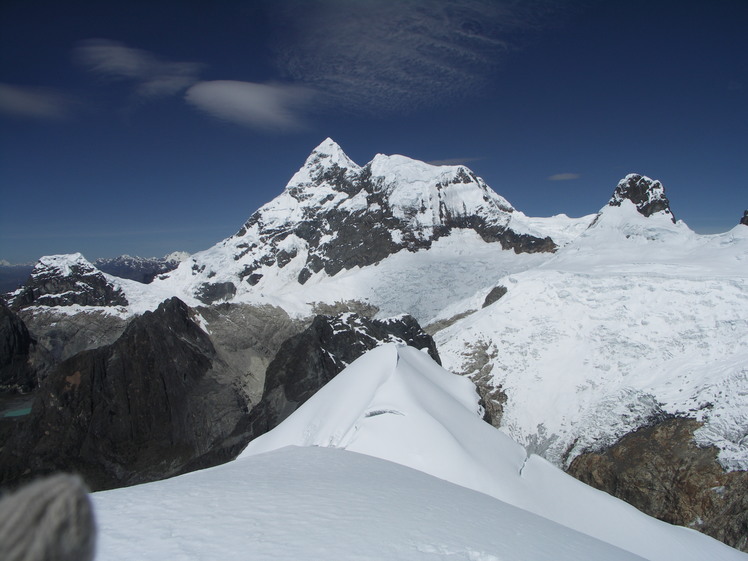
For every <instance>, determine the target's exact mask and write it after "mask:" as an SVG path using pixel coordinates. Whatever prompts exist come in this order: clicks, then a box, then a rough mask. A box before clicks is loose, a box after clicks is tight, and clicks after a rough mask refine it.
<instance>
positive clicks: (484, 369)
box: [436, 200, 748, 469]
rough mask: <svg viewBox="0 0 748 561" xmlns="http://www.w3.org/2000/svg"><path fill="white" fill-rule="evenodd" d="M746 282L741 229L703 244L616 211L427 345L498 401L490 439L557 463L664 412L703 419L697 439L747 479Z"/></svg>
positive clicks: (661, 216)
mask: <svg viewBox="0 0 748 561" xmlns="http://www.w3.org/2000/svg"><path fill="white" fill-rule="evenodd" d="M746 272H748V228H746V227H745V226H736V227H735V228H734V229H733V230H731V231H730V232H727V233H725V234H719V235H713V236H702V235H697V234H695V233H694V232H692V231H691V230H689V229H688V227H687V226H686V225H685V224H683V223H682V222H677V223H673V221H672V218H671V215H670V213H669V212H665V211H657V212H655V213H653V214H651V215H650V216H649V217H646V216H644V215H643V214H642V213H641V211H640V210H639V209H638V208H637V206H636V205H635V204H634V203H633V202H632V201H629V200H622V201H617V205H609V206H606V207H605V208H603V209H602V211H601V212H600V214H599V215H598V217H597V219H596V220H595V221H594V223H593V224H592V226H590V227H589V228H588V229H587V230H586V231H585V232H584V233H583V234H581V235H580V236H579V237H578V238H577V239H576V240H574V241H573V242H571V243H569V244H568V245H566V246H565V247H563V248H561V249H560V250H559V251H558V252H557V253H556V254H555V255H554V256H553V257H552V258H551V259H549V260H547V261H546V262H545V263H543V264H542V265H540V266H539V267H537V268H535V269H533V270H528V271H525V272H522V273H517V274H511V275H508V276H506V277H504V278H502V279H497V284H500V285H503V286H505V287H506V288H507V289H508V291H507V294H506V295H505V296H504V297H503V298H501V299H500V300H499V301H498V302H496V303H494V304H493V305H491V306H489V307H487V308H485V309H483V310H480V311H479V312H476V313H474V314H472V315H471V316H470V317H467V318H465V319H463V320H461V321H459V322H457V323H454V324H453V325H452V326H450V327H448V328H447V329H445V330H443V331H441V332H439V333H438V334H437V335H436V340H437V343H438V345H439V351H440V353H441V356H442V359H443V362H444V364H445V367H447V368H448V369H450V370H452V371H454V372H460V373H463V374H468V375H472V376H477V375H479V373H480V375H482V376H484V377H485V376H488V377H489V379H490V380H492V384H493V386H494V387H496V388H499V389H500V390H501V392H503V393H504V394H505V395H506V398H507V399H506V402H505V403H503V405H502V407H503V417H502V419H501V427H502V429H503V430H505V431H506V432H507V434H509V435H511V436H512V437H513V438H515V439H516V440H518V441H519V442H521V443H522V444H524V445H526V446H528V447H529V448H530V449H531V450H532V451H535V452H538V453H540V454H542V455H544V456H545V457H546V458H548V459H550V460H551V461H553V462H554V463H556V464H557V465H568V463H569V462H570V461H571V460H572V459H573V458H574V456H575V455H577V454H579V453H580V452H582V451H585V450H589V449H599V448H602V447H604V446H607V445H610V444H612V443H613V442H614V441H615V440H616V439H617V438H619V437H620V436H622V435H624V434H626V433H628V432H630V431H632V430H634V429H636V428H638V427H640V426H642V425H643V424H645V423H647V422H649V421H651V420H652V419H655V418H658V417H662V415H663V414H673V415H686V416H690V417H693V418H696V419H698V420H700V421H703V422H704V423H705V424H704V426H703V427H702V428H701V429H699V430H698V431H697V433H696V437H697V441H698V442H700V443H702V444H715V445H716V446H718V447H719V449H720V461H721V462H722V464H723V465H724V466H725V467H727V468H730V469H746V468H747V467H748V439H746V433H745V431H746V427H747V426H748V391H747V386H746V384H747V379H748V378H747V377H748V367H747V366H746V365H748V275H746ZM454 312H455V310H451V313H454ZM478 356H480V357H483V359H482V360H478V361H476V357H478Z"/></svg>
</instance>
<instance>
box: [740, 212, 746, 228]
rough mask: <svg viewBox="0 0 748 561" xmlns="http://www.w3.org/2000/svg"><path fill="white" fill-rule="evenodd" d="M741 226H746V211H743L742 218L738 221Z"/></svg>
mask: <svg viewBox="0 0 748 561" xmlns="http://www.w3.org/2000/svg"><path fill="white" fill-rule="evenodd" d="M740 223H741V224H742V225H743V226H748V210H745V211H743V218H741V219H740Z"/></svg>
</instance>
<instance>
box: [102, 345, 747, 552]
mask: <svg viewBox="0 0 748 561" xmlns="http://www.w3.org/2000/svg"><path fill="white" fill-rule="evenodd" d="M479 413H480V411H479V407H478V403H477V395H476V393H475V389H474V387H473V386H472V384H471V383H470V382H469V381H468V380H466V379H465V378H462V377H459V376H455V375H452V374H449V373H448V372H446V371H444V370H442V369H441V368H440V367H439V366H438V365H437V364H436V363H434V362H433V361H432V360H431V359H430V358H429V357H428V355H427V354H426V353H424V352H422V351H419V350H416V349H413V348H409V347H398V346H396V345H394V344H387V345H384V346H382V347H379V348H377V349H375V350H373V351H370V352H369V353H367V354H366V355H364V356H363V357H361V358H360V359H359V360H357V361H356V362H354V363H353V364H351V366H349V367H348V368H347V369H346V370H345V371H344V372H342V373H341V374H339V375H338V376H337V377H336V378H335V379H333V380H332V381H331V382H330V383H329V384H328V385H326V386H325V387H324V388H323V389H322V390H321V391H320V392H318V393H317V394H316V395H315V396H314V397H312V398H311V399H310V400H309V401H308V402H307V403H306V404H304V405H303V406H302V407H301V408H300V409H299V410H298V411H297V412H296V413H294V414H293V415H291V416H290V417H289V418H288V419H286V421H284V423H282V424H281V425H280V426H279V427H277V428H276V429H275V430H274V431H272V432H270V433H268V434H267V435H265V436H264V437H261V438H260V439H258V440H255V441H254V442H253V443H252V444H250V447H249V448H248V449H247V450H246V451H245V453H244V454H242V456H240V457H239V458H238V459H237V460H235V461H234V462H231V463H229V464H226V465H223V466H219V467H217V468H211V469H208V470H204V471H201V472H195V473H191V474H188V475H184V476H181V477H177V478H174V479H171V480H166V481H160V482H156V483H150V484H146V485H141V486H137V487H130V488H125V489H119V490H115V491H107V492H101V493H97V494H95V495H94V504H95V507H96V512H97V517H98V521H99V528H100V532H101V538H100V552H99V559H101V560H102V561H108V560H114V559H134V558H137V559H167V558H168V559H182V558H183V559H204V558H211V559H214V558H218V559H226V560H231V559H246V558H248V557H249V558H252V559H258V560H264V559H310V560H314V559H325V560H328V559H352V558H356V559H445V558H446V559H470V560H480V561H494V560H496V559H516V560H520V561H521V560H530V559H532V560H535V559H538V560H540V559H548V560H551V559H553V560H562V561H563V560H574V561H576V560H578V559H596V560H598V559H599V560H612V559H639V558H640V557H637V556H636V555H635V553H636V554H638V555H640V556H642V557H643V558H646V559H653V560H654V559H662V560H665V559H668V560H669V559H679V560H688V559H694V560H695V559H699V560H701V559H713V560H720V559H736V560H737V559H745V558H746V557H745V555H744V554H741V553H740V552H738V551H736V550H733V549H731V548H728V547H727V546H725V545H723V544H721V543H719V542H717V541H715V540H713V539H711V538H708V537H706V536H703V535H701V534H698V533H697V532H694V531H690V530H687V529H684V528H678V527H674V526H670V525H668V524H664V523H662V522H658V521H656V520H654V519H652V518H649V517H647V516H645V515H643V514H641V513H640V512H638V511H636V510H635V509H633V508H632V507H630V506H628V505H626V504H624V503H622V502H620V501H618V500H616V499H613V498H611V497H610V496H608V495H606V494H604V493H601V492H598V491H595V490H593V489H591V488H589V487H586V486H585V485H583V484H582V483H579V482H578V481H576V480H574V479H572V478H571V477H569V476H567V475H565V474H563V473H562V472H561V471H559V470H558V469H556V468H554V467H553V466H551V465H550V464H548V463H547V462H545V461H544V460H542V459H541V458H538V457H537V456H529V457H528V456H527V455H526V454H525V452H524V450H523V449H522V447H521V446H519V445H517V444H516V443H514V442H512V441H511V440H510V439H509V438H508V437H506V436H505V435H503V434H502V433H501V432H499V431H497V430H496V429H494V428H492V427H490V426H489V425H487V424H486V423H484V422H483V421H481V419H480V417H479ZM294 445H295V446H296V447H294ZM353 452H359V453H360V454H355V453H353ZM361 454H365V455H361ZM372 456H374V457H372ZM382 458H383V459H387V460H389V462H384V461H382ZM398 464H399V465H398ZM403 466H408V467H410V468H415V470H414V469H408V467H403ZM416 470H417V471H416ZM427 474H431V475H434V476H436V477H432V476H430V475H427ZM437 478H438V479H437ZM454 483H457V484H458V485H459V486H458V485H455V484H454ZM466 487H467V488H466ZM470 488H471V489H475V490H478V491H481V493H477V492H475V491H472V490H470ZM489 495H492V496H489ZM518 507H519V508H518ZM572 528H573V529H572ZM575 530H577V531H575ZM591 536H594V538H598V539H594V538H593V537H591ZM606 542H607V543H606ZM611 543H614V544H616V545H618V546H619V547H621V548H622V549H625V550H627V551H623V550H622V549H618V548H617V547H614V546H613V545H611ZM632 552H633V553H632Z"/></svg>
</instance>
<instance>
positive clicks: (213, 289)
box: [195, 282, 236, 304]
mask: <svg viewBox="0 0 748 561" xmlns="http://www.w3.org/2000/svg"><path fill="white" fill-rule="evenodd" d="M234 294H236V286H234V283H232V282H216V283H204V284H202V285H201V286H200V288H199V290H198V291H197V293H196V294H195V297H196V298H197V299H198V300H200V302H202V303H203V304H212V303H213V302H217V301H218V300H229V299H231V298H232V297H233V296H234Z"/></svg>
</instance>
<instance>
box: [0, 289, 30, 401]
mask: <svg viewBox="0 0 748 561" xmlns="http://www.w3.org/2000/svg"><path fill="white" fill-rule="evenodd" d="M33 344H34V340H33V338H32V337H31V335H30V334H29V330H28V329H27V328H26V325H25V324H24V323H23V320H21V318H20V317H18V316H17V315H16V314H15V313H14V312H13V311H12V310H11V309H10V308H8V307H7V306H6V305H5V303H4V302H2V301H0V392H7V391H11V392H19V393H26V392H29V391H31V390H32V389H34V388H35V387H36V375H35V372H34V369H33V368H32V367H31V365H30V364H29V355H30V353H31V351H32V347H33Z"/></svg>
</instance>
